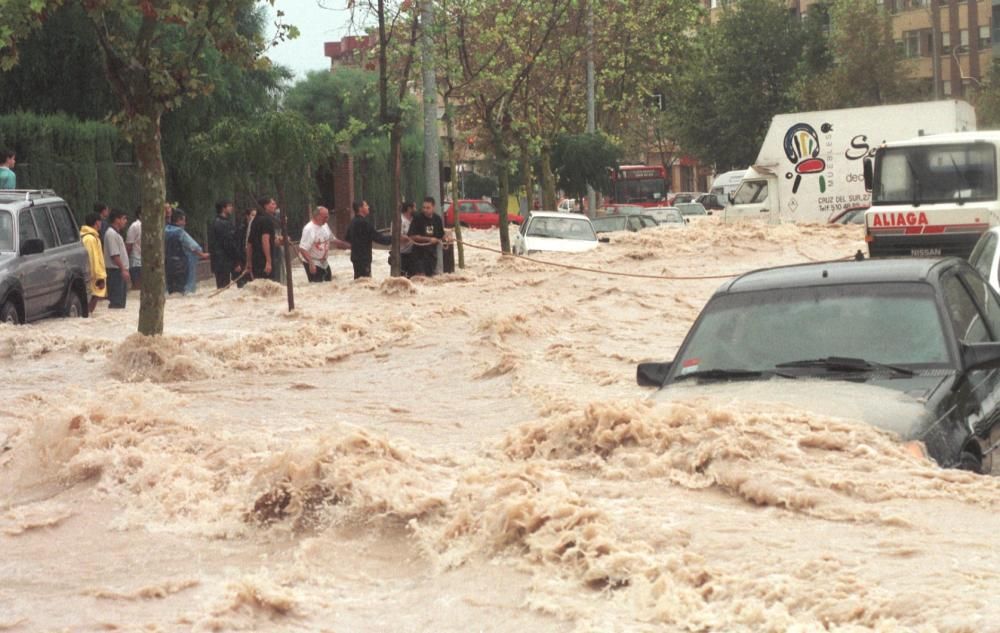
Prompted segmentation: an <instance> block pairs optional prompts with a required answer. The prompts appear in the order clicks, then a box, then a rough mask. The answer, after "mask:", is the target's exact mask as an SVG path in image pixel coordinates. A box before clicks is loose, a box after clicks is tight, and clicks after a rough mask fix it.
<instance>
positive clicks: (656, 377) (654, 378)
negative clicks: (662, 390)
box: [635, 361, 674, 387]
mask: <svg viewBox="0 0 1000 633" xmlns="http://www.w3.org/2000/svg"><path fill="white" fill-rule="evenodd" d="M673 366H674V362H673V361H669V362H666V363H639V366H638V367H636V369H635V381H636V382H637V383H638V384H639V386H640V387H662V386H663V383H664V382H666V380H667V376H668V375H669V374H670V368H671V367H673Z"/></svg>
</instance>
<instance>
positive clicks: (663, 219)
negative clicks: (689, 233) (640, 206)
mask: <svg viewBox="0 0 1000 633" xmlns="http://www.w3.org/2000/svg"><path fill="white" fill-rule="evenodd" d="M646 213H647V214H648V215H649V216H650V217H652V218H653V219H654V220H656V221H657V222H659V223H660V224H684V217H683V216H682V215H681V212H680V211H678V210H677V209H647V210H646Z"/></svg>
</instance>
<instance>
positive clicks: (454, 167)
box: [442, 94, 465, 268]
mask: <svg viewBox="0 0 1000 633" xmlns="http://www.w3.org/2000/svg"><path fill="white" fill-rule="evenodd" d="M448 101H449V100H448V95H447V94H445V95H444V112H445V115H444V116H445V124H446V126H447V130H448V164H449V165H451V206H452V210H453V211H452V213H453V215H452V219H453V220H454V221H455V242H456V247H457V248H458V267H459V268H465V244H463V243H462V224H461V222H460V221H459V218H458V197H459V193H458V160H457V158H456V155H455V119H454V117H453V116H452V115H453V113H452V111H451V104H450V103H449V102H448ZM442 210H443V206H442Z"/></svg>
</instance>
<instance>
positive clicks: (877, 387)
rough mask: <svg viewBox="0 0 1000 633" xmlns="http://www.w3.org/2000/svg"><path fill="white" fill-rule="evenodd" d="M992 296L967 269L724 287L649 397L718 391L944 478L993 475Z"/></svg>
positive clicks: (831, 269)
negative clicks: (790, 408)
mask: <svg viewBox="0 0 1000 633" xmlns="http://www.w3.org/2000/svg"><path fill="white" fill-rule="evenodd" d="M998 368H1000V296H998V295H997V293H996V292H995V291H994V290H993V289H992V288H991V287H990V285H989V284H988V283H987V282H986V280H984V279H983V278H982V276H981V275H980V274H979V273H978V272H976V270H975V269H973V268H972V267H971V266H969V264H967V263H966V262H965V261H963V260H960V259H957V258H948V259H943V260H928V259H900V260H876V261H861V262H829V263H818V264H806V265H800V266H789V267H782V268H772V269H767V270H760V271H755V272H752V273H748V274H746V275H743V276H741V277H738V278H736V279H734V280H732V281H729V282H727V283H725V284H724V285H723V286H722V287H721V288H720V289H719V290H718V291H716V293H715V295H714V296H713V297H712V299H711V300H710V301H709V302H708V304H707V305H706V306H705V308H704V310H702V312H701V314H700V315H699V316H698V319H697V321H695V324H694V325H693V326H692V328H691V330H690V331H689V332H688V334H687V337H686V338H685V339H684V342H683V344H682V345H681V347H680V349H679V351H678V353H677V356H676V358H675V359H674V360H673V361H671V362H667V363H643V364H641V365H640V366H639V368H638V380H639V384H641V385H652V386H662V387H663V388H662V390H661V391H660V393H659V394H658V397H660V398H664V399H669V398H673V397H681V396H683V395H701V394H707V393H708V392H715V393H718V394H720V395H725V396H738V395H745V396H748V397H753V398H758V399H761V400H773V399H780V400H781V401H784V402H787V403H791V404H794V405H797V406H801V407H802V408H805V409H808V410H812V411H816V412H818V413H825V414H830V415H838V416H843V417H850V418H856V419H860V420H863V421H866V422H868V423H870V424H872V425H873V426H877V427H879V428H882V429H885V430H888V431H891V432H894V433H896V434H897V435H898V436H899V438H900V439H901V441H903V442H906V443H907V445H908V446H907V447H908V448H909V449H911V450H913V451H914V452H917V451H919V452H922V453H924V454H926V455H927V456H929V457H931V458H933V459H934V460H935V461H936V462H937V463H938V464H939V465H941V466H943V467H947V468H963V469H966V470H971V471H975V472H980V473H989V472H997V471H1000V459H994V451H995V449H996V447H997V445H998V443H1000V424H997V421H998V419H1000V369H998Z"/></svg>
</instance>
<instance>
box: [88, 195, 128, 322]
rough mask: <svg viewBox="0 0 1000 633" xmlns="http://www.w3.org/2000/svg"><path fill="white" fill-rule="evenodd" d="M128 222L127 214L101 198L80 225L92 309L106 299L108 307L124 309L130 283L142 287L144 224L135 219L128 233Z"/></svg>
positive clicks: (92, 310) (90, 307) (91, 311)
mask: <svg viewBox="0 0 1000 633" xmlns="http://www.w3.org/2000/svg"><path fill="white" fill-rule="evenodd" d="M126 226H128V214H126V213H125V212H124V211H119V210H118V209H111V207H109V206H108V205H106V204H104V203H101V202H98V203H97V204H95V205H94V210H93V211H92V212H91V213H88V214H87V217H86V218H84V221H83V226H82V227H80V240H81V241H82V242H83V246H84V248H85V249H86V250H87V256H88V258H89V260H90V304H89V306H88V307H89V312H90V313H93V312H94V310H95V309H96V308H97V304H98V302H100V301H101V300H103V299H107V301H108V307H109V308H111V309H113V310H120V309H123V308H124V307H125V301H126V299H127V298H128V289H129V285H130V284H131V285H132V287H133V288H138V287H139V284H140V281H141V275H142V244H141V235H142V224H141V223H140V222H139V220H136V221H135V222H134V223H133V225H132V226H131V227H129V230H128V232H127V233H126V232H125V227H126Z"/></svg>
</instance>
